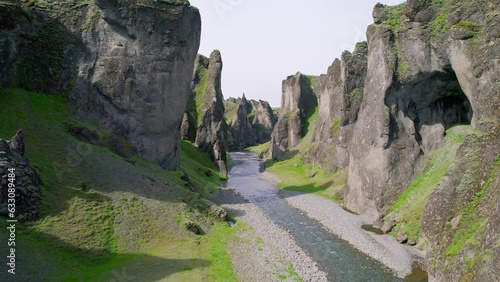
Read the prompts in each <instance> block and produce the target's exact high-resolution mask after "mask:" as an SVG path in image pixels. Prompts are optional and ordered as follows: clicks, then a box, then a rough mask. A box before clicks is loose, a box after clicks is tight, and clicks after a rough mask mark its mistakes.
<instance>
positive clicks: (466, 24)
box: [456, 21, 483, 28]
mask: <svg viewBox="0 0 500 282" xmlns="http://www.w3.org/2000/svg"><path fill="white" fill-rule="evenodd" d="M456 26H457V27H465V28H476V27H482V26H483V25H482V24H479V23H475V22H469V21H460V22H459V23H457V24H456Z"/></svg>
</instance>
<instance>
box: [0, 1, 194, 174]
mask: <svg viewBox="0 0 500 282" xmlns="http://www.w3.org/2000/svg"><path fill="white" fill-rule="evenodd" d="M28 4H29V6H23V7H22V8H21V7H17V6H15V5H8V6H7V7H6V8H5V9H2V11H1V13H2V18H5V19H6V20H5V21H3V20H2V25H3V26H2V27H1V28H2V29H1V31H0V33H1V37H0V38H1V39H0V60H1V62H2V64H1V65H2V67H1V68H0V81H1V82H2V86H4V87H5V86H16V87H23V88H26V89H28V90H32V91H36V92H44V93H47V94H50V95H61V94H65V95H67V94H69V102H70V105H71V106H72V108H73V109H74V111H75V114H76V115H77V116H78V117H79V119H80V120H82V121H89V122H91V121H96V122H98V123H99V125H100V126H101V127H102V128H103V129H105V130H107V131H109V132H111V133H112V134H113V135H114V136H117V137H119V138H123V139H124V140H126V141H127V142H128V143H129V146H130V149H131V151H132V152H133V153H137V154H139V155H140V156H142V157H143V158H144V159H146V160H148V161H150V162H152V163H155V164H158V165H160V166H161V167H163V168H166V169H176V168H177V166H178V164H179V162H180V130H179V127H180V124H181V119H182V114H183V112H184V108H185V105H186V102H187V98H188V93H189V84H190V81H191V75H192V73H193V65H194V64H193V63H194V60H195V56H196V54H197V51H198V47H199V42H200V32H201V20H200V15H199V12H198V10H197V9H196V8H194V7H191V6H190V5H189V3H188V2H187V1H177V2H175V3H174V2H159V1H154V0H133V1H121V0H95V1H90V0H88V1H82V2H81V3H73V2H72V1H51V2H50V3H45V2H44V3H41V2H37V1H32V2H30V3H28Z"/></svg>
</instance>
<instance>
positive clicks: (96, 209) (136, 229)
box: [0, 89, 236, 281]
mask: <svg viewBox="0 0 500 282" xmlns="http://www.w3.org/2000/svg"><path fill="white" fill-rule="evenodd" d="M0 103H1V104H2V107H0V121H1V124H2V126H1V127H0V138H2V139H10V138H11V137H12V136H13V135H14V134H15V133H16V131H17V130H18V129H20V128H23V129H24V132H25V135H26V156H27V157H28V158H29V159H30V163H31V165H32V167H33V168H34V169H35V170H36V171H37V172H38V173H39V175H40V177H41V180H42V219H41V220H39V221H37V222H33V223H26V224H23V225H22V227H20V228H19V229H18V241H17V242H18V243H19V247H17V246H16V248H17V249H16V259H18V261H19V269H18V272H19V273H18V278H19V279H20V280H23V281H36V280H40V279H46V278H48V277H50V279H51V280H52V281H81V280H84V281H103V280H105V281H109V280H116V279H118V278H117V277H116V275H122V271H126V274H127V275H129V276H135V277H136V278H137V279H139V278H142V277H144V279H145V280H148V279H149V280H148V281H158V280H162V279H165V278H166V277H168V278H169V279H170V278H171V277H173V279H174V278H177V277H180V278H181V280H182V279H184V280H185V281H202V280H207V281H213V280H218V279H220V278H221V277H224V279H226V277H227V279H228V281H232V280H234V278H233V277H234V275H233V273H232V270H231V265H230V262H229V258H228V256H227V252H226V243H225V242H228V241H230V240H233V239H234V236H232V235H231V234H232V232H233V229H231V228H230V227H228V226H227V223H225V222H215V223H211V220H210V219H209V218H207V217H206V215H205V213H204V212H203V211H202V210H201V209H199V207H200V205H202V204H205V202H206V200H204V199H198V194H196V193H192V192H191V191H189V190H188V189H187V188H185V187H184V184H185V182H184V181H182V180H181V179H180V176H181V173H179V172H167V171H165V170H163V169H161V168H160V167H159V166H157V165H154V164H151V163H148V162H146V161H144V160H143V159H141V158H140V157H137V156H136V157H134V158H131V159H126V158H122V157H120V156H118V155H115V154H113V153H112V152H111V151H109V150H108V149H106V148H103V147H98V146H93V145H90V144H85V143H82V142H79V141H78V140H77V139H75V138H74V137H73V136H71V135H70V134H69V133H68V132H67V126H68V124H78V122H77V121H75V120H74V119H73V118H72V117H71V116H70V115H69V113H68V110H67V106H66V100H65V98H64V97H59V96H55V97H50V96H47V95H44V94H39V93H31V92H27V91H24V90H21V89H0ZM92 125H94V124H93V123H89V124H88V126H92ZM99 134H100V135H105V132H99ZM78 148H80V149H82V148H85V149H86V150H88V151H89V152H90V153H89V154H88V155H87V154H85V155H83V153H82V150H79V149H78ZM84 151H85V150H84ZM181 162H182V167H183V168H184V170H185V171H186V172H187V173H188V175H189V177H190V180H191V182H193V183H194V184H195V185H196V187H202V188H203V189H202V190H203V191H202V192H203V194H208V193H210V191H214V190H215V189H218V187H219V184H220V181H221V177H220V175H219V174H218V173H216V171H214V166H213V164H212V162H211V161H210V158H209V157H208V156H207V155H206V154H203V153H201V152H199V151H197V149H196V148H195V147H194V146H193V145H192V144H190V143H189V142H184V143H183V144H182V161H181ZM84 187H85V189H83V188H84ZM183 219H188V220H192V221H193V222H196V223H197V224H199V225H200V226H201V227H202V228H203V230H204V231H205V233H206V235H204V236H198V235H194V234H192V233H190V232H188V231H186V230H185V229H184V227H183V226H182V223H183ZM212 224H213V225H212ZM1 227H3V225H2V226H1ZM234 230H236V229H234ZM7 235H8V234H7V229H6V228H1V230H0V239H1V240H2V241H4V240H6V238H7ZM47 258H50V259H47ZM2 277H3V276H2V274H0V280H2ZM209 277H210V278H209ZM215 277H217V278H218V279H215ZM2 281H3V280H2ZM5 281H7V280H5Z"/></svg>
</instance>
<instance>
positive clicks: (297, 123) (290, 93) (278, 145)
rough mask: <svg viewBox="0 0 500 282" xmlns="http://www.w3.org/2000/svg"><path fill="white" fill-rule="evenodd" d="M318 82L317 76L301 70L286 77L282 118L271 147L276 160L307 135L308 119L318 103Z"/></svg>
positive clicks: (271, 152)
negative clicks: (310, 75) (316, 92)
mask: <svg viewBox="0 0 500 282" xmlns="http://www.w3.org/2000/svg"><path fill="white" fill-rule="evenodd" d="M317 81H318V79H317V77H308V76H305V75H303V74H301V73H300V72H298V73H297V74H295V75H292V76H289V77H287V79H285V80H283V82H282V96H281V108H280V112H279V118H278V122H277V123H276V125H275V127H274V129H273V133H272V135H271V144H270V147H269V153H270V156H271V158H272V159H275V160H279V159H282V158H283V157H284V155H285V153H286V151H287V150H288V149H291V148H293V147H295V146H297V145H298V144H299V142H300V139H301V138H302V137H304V136H305V134H306V132H305V131H306V130H307V128H308V125H307V122H308V119H309V118H310V117H311V116H312V115H313V114H314V111H315V108H316V107H317V105H318V104H317V99H316V96H315V95H316V94H315V92H314V91H315V89H317V83H318V82H317Z"/></svg>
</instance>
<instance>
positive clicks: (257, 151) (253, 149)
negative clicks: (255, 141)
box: [245, 141, 271, 154]
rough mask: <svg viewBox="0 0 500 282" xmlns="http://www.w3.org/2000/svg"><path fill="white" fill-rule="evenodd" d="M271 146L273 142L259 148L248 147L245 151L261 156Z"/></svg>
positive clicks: (258, 146)
mask: <svg viewBox="0 0 500 282" xmlns="http://www.w3.org/2000/svg"><path fill="white" fill-rule="evenodd" d="M270 145H271V141H269V142H266V143H264V144H260V145H257V146H253V147H248V148H246V149H245V150H246V151H248V152H252V153H257V154H260V153H262V152H263V151H266V150H267V149H269V146H270Z"/></svg>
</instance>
